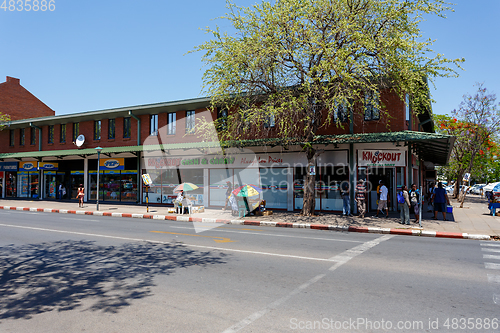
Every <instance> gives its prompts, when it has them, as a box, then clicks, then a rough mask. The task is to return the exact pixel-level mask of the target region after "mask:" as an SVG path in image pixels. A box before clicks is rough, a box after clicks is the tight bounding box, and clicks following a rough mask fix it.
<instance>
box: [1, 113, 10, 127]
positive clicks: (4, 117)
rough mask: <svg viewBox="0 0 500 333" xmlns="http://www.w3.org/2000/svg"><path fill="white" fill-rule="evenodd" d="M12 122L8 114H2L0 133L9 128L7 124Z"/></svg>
mask: <svg viewBox="0 0 500 333" xmlns="http://www.w3.org/2000/svg"><path fill="white" fill-rule="evenodd" d="M9 121H10V116H9V115H8V114H3V113H1V112H0V131H1V130H3V129H4V128H5V126H7V123H8V122H9Z"/></svg>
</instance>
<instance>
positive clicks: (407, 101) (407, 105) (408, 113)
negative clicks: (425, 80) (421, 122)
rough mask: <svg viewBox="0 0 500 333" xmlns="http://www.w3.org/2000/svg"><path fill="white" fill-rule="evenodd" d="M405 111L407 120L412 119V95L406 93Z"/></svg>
mask: <svg viewBox="0 0 500 333" xmlns="http://www.w3.org/2000/svg"><path fill="white" fill-rule="evenodd" d="M405 113H406V120H407V121H410V113H411V109H410V95H408V94H406V95H405Z"/></svg>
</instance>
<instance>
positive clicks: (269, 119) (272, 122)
mask: <svg viewBox="0 0 500 333" xmlns="http://www.w3.org/2000/svg"><path fill="white" fill-rule="evenodd" d="M274 126H276V119H275V118H274V114H270V115H267V116H266V119H265V121H264V127H265V128H272V127H274Z"/></svg>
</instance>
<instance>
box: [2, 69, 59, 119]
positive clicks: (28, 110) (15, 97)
mask: <svg viewBox="0 0 500 333" xmlns="http://www.w3.org/2000/svg"><path fill="white" fill-rule="evenodd" d="M0 112H1V113H3V114H8V115H9V116H10V118H11V120H19V119H27V118H37V117H47V116H54V115H55V112H54V111H53V110H52V109H51V108H49V107H48V106H47V105H45V104H44V103H43V102H42V101H40V100H39V99H38V98H36V97H35V95H33V94H32V93H30V92H29V91H28V90H26V89H25V88H24V87H23V86H22V85H21V82H20V80H19V79H16V78H13V77H10V76H7V79H6V81H5V82H3V83H0Z"/></svg>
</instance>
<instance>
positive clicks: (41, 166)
mask: <svg viewBox="0 0 500 333" xmlns="http://www.w3.org/2000/svg"><path fill="white" fill-rule="evenodd" d="M58 169H59V164H58V163H49V162H38V170H58Z"/></svg>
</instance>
